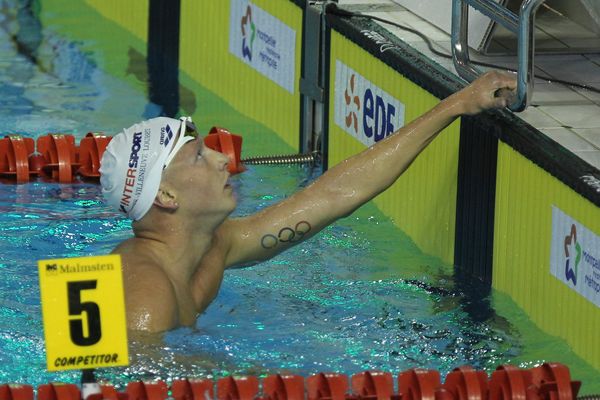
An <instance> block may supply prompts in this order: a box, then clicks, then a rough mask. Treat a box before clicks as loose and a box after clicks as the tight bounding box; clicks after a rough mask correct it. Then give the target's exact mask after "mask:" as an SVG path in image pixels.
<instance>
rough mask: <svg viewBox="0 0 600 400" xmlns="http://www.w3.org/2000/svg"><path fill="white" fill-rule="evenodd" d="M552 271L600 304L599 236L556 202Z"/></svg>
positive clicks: (555, 275)
mask: <svg viewBox="0 0 600 400" xmlns="http://www.w3.org/2000/svg"><path fill="white" fill-rule="evenodd" d="M550 272H551V274H552V275H553V276H554V277H556V278H557V279H558V280H560V281H561V282H563V283H564V284H565V285H567V286H569V287H570V288H571V289H573V290H575V291H576V292H577V293H579V294H580V295H581V296H583V297H585V298H586V299H588V300H589V301H590V302H592V303H594V304H595V305H596V306H598V307H600V236H598V235H597V234H595V233H594V232H592V231H591V230H590V229H588V228H587V227H586V226H585V225H583V224H582V223H581V222H579V221H577V220H575V219H574V218H572V217H570V216H569V215H567V214H566V213H564V212H563V211H562V210H560V209H559V208H558V207H554V206H553V207H552V244H551V253H550Z"/></svg>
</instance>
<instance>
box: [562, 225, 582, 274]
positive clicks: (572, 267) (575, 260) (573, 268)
mask: <svg viewBox="0 0 600 400" xmlns="http://www.w3.org/2000/svg"><path fill="white" fill-rule="evenodd" d="M569 249H570V250H571V251H569ZM573 250H574V251H573ZM573 256H575V257H573ZM565 258H566V259H567V261H566V263H565V278H566V279H567V281H569V280H570V281H572V282H573V285H577V268H578V267H579V262H580V261H581V246H580V245H579V243H578V242H577V227H576V226H575V224H573V225H571V232H570V233H569V234H568V235H567V236H566V237H565Z"/></svg>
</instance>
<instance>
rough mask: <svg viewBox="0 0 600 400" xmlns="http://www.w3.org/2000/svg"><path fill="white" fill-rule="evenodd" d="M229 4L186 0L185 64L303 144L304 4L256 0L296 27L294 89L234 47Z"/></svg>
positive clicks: (239, 106) (294, 143) (243, 109)
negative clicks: (235, 52) (259, 68)
mask: <svg viewBox="0 0 600 400" xmlns="http://www.w3.org/2000/svg"><path fill="white" fill-rule="evenodd" d="M230 4H231V3H230V1H229V0H223V1H195V0H183V1H182V4H181V35H180V38H181V47H180V64H179V66H180V69H181V70H182V71H184V72H185V73H186V74H187V75H188V76H190V78H192V79H193V80H195V81H197V82H198V83H200V84H201V85H202V86H204V87H206V88H207V89H208V90H210V91H212V92H214V93H215V94H217V95H218V96H220V97H221V98H222V99H223V100H225V101H226V102H227V103H228V104H230V105H231V106H232V107H233V108H234V109H235V110H237V111H239V112H240V113H241V114H243V115H245V116H247V117H250V118H252V119H254V120H255V121H257V122H258V123H261V124H263V125H265V126H266V127H267V128H269V129H271V130H273V131H274V132H276V133H277V135H279V136H280V137H281V138H282V139H283V140H284V141H285V142H286V143H287V144H288V145H289V146H291V147H292V148H294V149H298V143H299V131H300V129H299V126H300V94H299V90H298V86H299V83H298V82H299V81H300V62H301V47H302V44H301V42H302V10H301V9H300V8H299V7H298V6H296V5H294V4H293V3H291V2H290V1H289V0H268V1H267V0H256V1H253V4H255V5H256V6H258V7H260V8H262V9H263V10H264V11H266V12H268V13H269V14H271V15H272V16H274V17H276V18H278V19H279V20H280V21H281V22H283V23H285V24H286V25H287V26H289V27H290V28H291V29H293V30H294V31H295V32H296V35H295V40H296V49H295V77H294V90H293V93H290V92H288V91H287V90H285V89H284V88H282V87H281V86H279V85H278V84H276V83H274V82H273V81H271V80H270V79H268V78H267V77H265V76H263V75H262V74H260V73H259V72H257V71H256V70H254V69H252V68H251V67H250V66H248V65H246V64H245V63H244V62H243V61H241V60H240V59H238V58H237V57H236V56H234V55H233V54H231V53H230V52H229V18H230Z"/></svg>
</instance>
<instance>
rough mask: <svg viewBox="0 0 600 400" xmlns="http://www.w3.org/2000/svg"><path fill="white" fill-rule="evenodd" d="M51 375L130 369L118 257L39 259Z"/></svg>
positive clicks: (47, 356)
mask: <svg viewBox="0 0 600 400" xmlns="http://www.w3.org/2000/svg"><path fill="white" fill-rule="evenodd" d="M38 269H39V274H40V291H41V296H40V297H41V302H42V314H43V318H44V336H45V338H46V363H47V366H48V370H49V371H58V370H67V369H89V368H100V367H115V366H122V365H128V363H129V355H128V352H127V324H126V320H125V299H124V295H123V275H122V272H121V257H120V256H119V255H108V256H98V257H81V258H61V259H55V260H40V261H38Z"/></svg>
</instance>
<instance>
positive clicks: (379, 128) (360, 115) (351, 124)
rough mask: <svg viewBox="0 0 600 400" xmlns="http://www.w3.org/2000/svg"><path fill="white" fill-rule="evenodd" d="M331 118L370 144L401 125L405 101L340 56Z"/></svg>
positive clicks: (361, 140)
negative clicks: (357, 70)
mask: <svg viewBox="0 0 600 400" xmlns="http://www.w3.org/2000/svg"><path fill="white" fill-rule="evenodd" d="M334 107H335V111H334V121H335V124H336V125H337V126H339V127H340V128H342V129H343V130H344V131H346V132H347V133H349V134H350V135H352V136H353V137H355V138H356V139H358V140H359V141H360V142H361V143H363V144H365V145H367V146H371V145H372V144H374V143H375V142H378V141H380V140H381V139H383V138H385V137H386V136H389V135H390V134H392V133H393V132H394V131H395V130H397V129H398V128H401V127H402V126H403V125H404V104H402V103H401V102H400V101H399V100H398V99H396V98H394V97H392V96H391V95H390V94H388V93H386V92H385V91H383V89H381V88H379V87H377V86H375V85H374V84H372V83H371V82H370V81H369V80H368V79H366V78H365V77H363V76H362V75H360V74H359V73H358V72H356V71H354V70H353V69H352V68H350V67H348V66H347V65H346V64H344V63H343V62H341V61H340V60H336V62H335V99H334Z"/></svg>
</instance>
